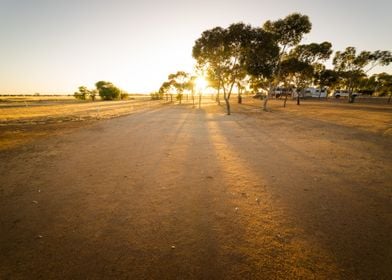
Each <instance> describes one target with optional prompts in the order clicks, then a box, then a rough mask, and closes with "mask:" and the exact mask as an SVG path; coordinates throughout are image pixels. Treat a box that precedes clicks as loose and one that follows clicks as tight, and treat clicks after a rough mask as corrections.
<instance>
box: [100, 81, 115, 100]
mask: <svg viewBox="0 0 392 280" xmlns="http://www.w3.org/2000/svg"><path fill="white" fill-rule="evenodd" d="M95 86H96V87H97V90H98V94H99V96H100V97H101V99H102V100H115V99H119V98H121V90H120V89H119V88H117V87H115V86H114V85H113V84H112V83H110V82H105V81H99V82H97V83H96V84H95Z"/></svg>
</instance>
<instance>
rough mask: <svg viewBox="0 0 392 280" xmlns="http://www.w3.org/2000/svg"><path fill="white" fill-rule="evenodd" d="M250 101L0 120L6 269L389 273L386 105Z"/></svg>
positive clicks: (391, 222)
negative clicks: (76, 117) (99, 116)
mask: <svg viewBox="0 0 392 280" xmlns="http://www.w3.org/2000/svg"><path fill="white" fill-rule="evenodd" d="M259 102H260V101H255V100H253V99H246V100H245V102H244V103H245V104H243V105H240V106H237V105H234V106H233V107H234V108H233V114H232V115H231V116H227V115H225V113H224V108H223V107H220V106H217V105H215V104H214V103H212V102H205V103H204V104H203V106H202V108H201V109H197V108H192V107H191V106H190V105H187V104H184V105H162V106H155V107H151V108H148V109H146V110H141V111H137V112H134V113H133V114H131V115H127V116H122V117H118V118H113V119H107V120H99V121H92V120H90V121H85V122H62V123H50V124H28V123H24V124H20V125H19V126H16V125H15V124H13V125H9V126H7V125H4V126H0V137H4V135H7V137H8V138H7V139H8V142H12V143H14V145H11V144H7V145H3V149H2V150H0V174H1V176H0V228H1V230H0V279H392V238H391V232H392V203H391V202H392V150H391V144H392V133H391V130H392V106H390V105H381V104H351V105H348V104H333V103H327V102H315V101H314V102H311V101H305V102H303V104H302V105H301V106H299V107H298V106H296V105H294V103H292V102H290V103H289V104H288V107H287V108H285V109H283V108H282V107H281V102H280V101H274V100H273V101H271V108H272V111H271V112H261V111H260V109H259V106H260V104H259ZM15 130H21V131H22V132H20V133H19V134H18V133H14V132H15ZM23 131H24V132H23ZM23 133H24V134H23ZM26 133H27V134H28V137H27V138H26V139H22V140H21V138H24V137H25V136H26Z"/></svg>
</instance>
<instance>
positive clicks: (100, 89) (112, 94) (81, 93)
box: [74, 81, 128, 101]
mask: <svg viewBox="0 0 392 280" xmlns="http://www.w3.org/2000/svg"><path fill="white" fill-rule="evenodd" d="M95 87H96V88H95V89H91V90H90V89H88V88H87V87H85V86H80V87H79V90H78V91H77V92H75V93H74V97H75V98H76V99H79V100H88V99H90V100H92V101H95V100H96V96H97V95H99V96H100V97H101V99H102V100H123V99H126V98H128V94H127V93H125V92H122V91H121V90H120V89H119V88H118V87H116V86H115V85H113V84H112V83H111V82H106V81H99V82H97V83H95Z"/></svg>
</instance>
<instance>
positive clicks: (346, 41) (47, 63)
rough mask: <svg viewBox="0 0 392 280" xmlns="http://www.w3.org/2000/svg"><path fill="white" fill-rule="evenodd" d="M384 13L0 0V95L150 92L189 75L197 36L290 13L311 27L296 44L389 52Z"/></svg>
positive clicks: (369, 7)
mask: <svg viewBox="0 0 392 280" xmlns="http://www.w3.org/2000/svg"><path fill="white" fill-rule="evenodd" d="M390 11H392V1H390V0H373V1H363V0H357V1H353V0H348V1H344V0H340V1H337V0H329V1H323V0H313V1H311V0H297V1H296V0H280V1H276V0H275V1H270V0H216V1H214V0H209V1H208V0H198V1H193V0H192V1H191V0H166V1H152V0H138V1H133V0H128V1H127V0H111V1H107V0H0V94H32V93H36V92H39V93H41V94H54V93H57V94H72V93H73V92H74V91H76V90H77V88H78V87H79V86H81V85H84V86H87V87H91V88H92V87H94V84H95V82H97V81H99V80H105V81H110V82H112V83H114V84H115V85H116V86H118V87H120V88H121V89H122V90H124V91H126V92H129V93H149V92H153V91H156V90H158V89H159V87H160V85H161V84H162V82H164V81H165V80H166V79H167V76H168V74H170V73H175V72H177V71H178V70H184V71H188V72H191V71H193V67H194V64H195V62H194V60H193V58H192V47H193V45H194V42H195V40H197V39H198V38H199V37H200V35H201V33H202V32H203V31H205V30H207V29H211V28H213V27H216V26H222V27H227V26H229V25H230V24H231V23H235V22H244V23H247V24H251V25H253V26H261V25H262V24H263V23H264V22H265V21H267V20H277V19H280V18H284V17H285V16H287V15H288V14H291V13H293V12H299V13H302V14H305V15H308V16H309V18H310V20H311V22H312V31H311V32H310V33H309V34H306V35H305V37H304V39H303V43H312V42H323V41H329V42H331V43H332V45H333V49H334V50H335V51H337V50H344V49H345V48H346V47H348V46H354V47H356V48H357V50H358V51H362V50H369V51H374V50H377V49H381V50H392V36H391V30H390V29H391V28H392V17H391V16H390ZM375 71H376V72H388V73H392V66H388V67H383V68H378V69H375Z"/></svg>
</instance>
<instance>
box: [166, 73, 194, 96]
mask: <svg viewBox="0 0 392 280" xmlns="http://www.w3.org/2000/svg"><path fill="white" fill-rule="evenodd" d="M168 79H169V80H168V82H169V83H170V84H171V85H172V86H173V87H174V88H175V89H176V91H177V96H176V99H177V100H178V101H179V103H180V104H181V101H182V97H183V95H184V91H185V90H186V89H188V88H189V81H190V75H189V74H188V73H186V72H184V71H178V72H177V73H175V74H170V75H169V77H168Z"/></svg>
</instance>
